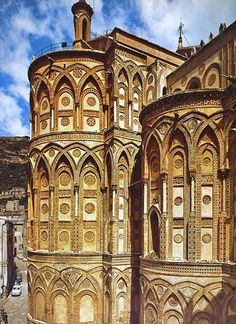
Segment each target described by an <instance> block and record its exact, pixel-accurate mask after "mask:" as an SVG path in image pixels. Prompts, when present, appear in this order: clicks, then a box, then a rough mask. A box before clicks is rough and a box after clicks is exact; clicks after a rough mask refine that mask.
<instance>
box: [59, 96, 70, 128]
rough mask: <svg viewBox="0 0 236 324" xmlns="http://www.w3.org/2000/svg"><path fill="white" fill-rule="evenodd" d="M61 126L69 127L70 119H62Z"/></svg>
mask: <svg viewBox="0 0 236 324" xmlns="http://www.w3.org/2000/svg"><path fill="white" fill-rule="evenodd" d="M63 99H64V98H63ZM61 125H62V126H68V125H70V119H69V118H68V117H62V119H61Z"/></svg>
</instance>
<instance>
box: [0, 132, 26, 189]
mask: <svg viewBox="0 0 236 324" xmlns="http://www.w3.org/2000/svg"><path fill="white" fill-rule="evenodd" d="M29 142H30V140H29V137H27V136H25V137H0V191H2V190H4V189H11V188H12V187H24V188H26V186H27V164H28V152H29Z"/></svg>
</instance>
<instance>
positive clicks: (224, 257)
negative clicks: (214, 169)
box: [215, 169, 230, 262]
mask: <svg viewBox="0 0 236 324" xmlns="http://www.w3.org/2000/svg"><path fill="white" fill-rule="evenodd" d="M228 173H229V169H222V170H219V174H220V177H221V186H222V191H221V192H222V194H221V212H220V219H219V228H218V242H219V251H218V253H219V256H218V259H219V261H221V262H224V261H228V260H229V235H230V233H229V221H228V215H227V212H226V195H227V192H226V179H227V176H228ZM215 257H216V258H217V256H216V255H215Z"/></svg>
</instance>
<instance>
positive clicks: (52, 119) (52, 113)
mask: <svg viewBox="0 0 236 324" xmlns="http://www.w3.org/2000/svg"><path fill="white" fill-rule="evenodd" d="M50 111H51V129H53V128H54V107H53V105H51V106H50Z"/></svg>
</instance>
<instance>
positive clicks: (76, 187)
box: [28, 0, 236, 324]
mask: <svg viewBox="0 0 236 324" xmlns="http://www.w3.org/2000/svg"><path fill="white" fill-rule="evenodd" d="M72 13H73V15H74V26H75V40H74V42H73V46H72V47H71V46H69V44H67V43H63V44H62V47H61V48H58V49H56V50H54V51H51V52H50V53H43V52H42V53H41V55H40V56H38V57H36V58H35V59H34V61H33V62H32V64H31V66H30V68H29V80H30V84H31V95H30V107H31V117H30V118H31V123H32V141H31V147H30V178H29V186H28V195H29V204H28V210H29V215H28V265H29V287H30V289H29V316H28V319H29V322H32V323H37V321H40V322H43V323H60V324H62V323H71V322H75V323H107V324H108V323H135V324H136V323H163V324H180V323H196V324H197V323H198V324H213V323H234V322H235V320H236V319H235V318H236V307H235V305H236V296H235V294H236V293H235V287H236V265H235V263H234V261H235V247H234V243H235V225H234V214H235V211H234V209H235V197H234V196H235V179H234V178H235V175H234V174H235V170H234V169H235V162H234V154H235V151H234V150H235V140H236V134H235V135H234V129H236V126H235V123H236V122H235V121H234V120H235V111H234V109H235V105H236V88H235V86H233V85H230V84H231V82H230V80H228V79H227V78H225V77H224V76H222V74H225V75H226V76H228V75H229V74H232V75H235V45H236V23H234V24H232V25H231V26H230V27H228V28H223V27H224V26H223V27H222V28H221V33H220V34H219V35H218V36H217V37H215V38H213V37H211V40H210V42H209V43H208V44H207V45H205V46H204V45H203V44H202V45H201V47H200V48H198V51H196V53H195V54H193V55H192V56H191V57H190V58H189V59H187V60H186V57H185V56H184V51H185V49H184V48H182V49H181V50H180V49H179V53H181V54H177V53H173V52H171V51H168V50H167V49H165V48H162V47H160V46H158V45H155V44H153V43H151V42H149V41H147V40H144V39H142V38H139V37H137V36H134V35H132V34H129V33H127V32H125V31H123V30H121V29H118V28H115V29H114V30H113V31H112V32H111V33H110V34H108V35H106V36H100V37H97V38H95V39H91V38H90V26H91V17H92V15H93V10H92V8H91V7H90V6H89V5H88V4H87V3H86V1H85V0H80V1H79V2H77V3H75V4H74V5H73V7H72ZM179 44H181V42H180V43H179ZM186 51H187V52H189V49H188V50H186ZM187 56H189V55H188V54H187ZM231 80H232V81H234V78H231ZM144 106H147V107H146V108H144Z"/></svg>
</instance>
